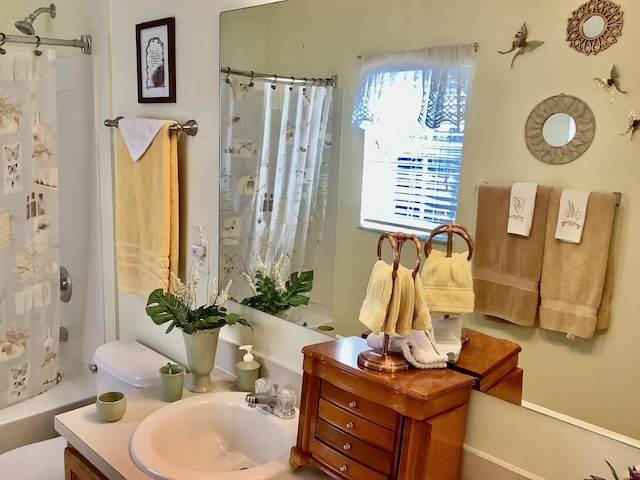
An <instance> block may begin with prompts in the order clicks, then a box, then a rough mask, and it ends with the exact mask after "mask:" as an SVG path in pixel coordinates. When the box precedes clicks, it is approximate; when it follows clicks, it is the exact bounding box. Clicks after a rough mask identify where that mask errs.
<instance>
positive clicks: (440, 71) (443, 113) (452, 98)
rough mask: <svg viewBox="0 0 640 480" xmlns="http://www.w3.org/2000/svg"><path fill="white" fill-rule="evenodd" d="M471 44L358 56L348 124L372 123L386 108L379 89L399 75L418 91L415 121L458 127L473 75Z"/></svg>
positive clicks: (428, 125)
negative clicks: (411, 81) (411, 80)
mask: <svg viewBox="0 0 640 480" xmlns="http://www.w3.org/2000/svg"><path fill="white" fill-rule="evenodd" d="M475 49H476V46H475V44H468V45H452V46H443V47H430V48H423V49H421V50H413V51H408V52H395V53H371V54H366V55H363V56H362V65H361V70H360V78H359V80H358V87H357V91H356V96H355V102H354V107H353V117H352V125H353V126H354V127H356V128H363V127H364V126H365V125H366V124H367V123H369V124H375V123H376V122H377V121H378V120H379V119H380V118H382V116H383V115H384V112H385V111H386V108H385V105H384V104H383V103H382V102H381V101H380V97H381V92H382V91H383V90H384V89H385V88H386V87H387V86H389V85H391V84H393V83H394V81H395V80H396V78H397V77H398V76H399V75H402V76H403V77H404V76H406V75H412V76H413V77H414V81H415V86H416V88H420V89H421V90H422V92H421V93H422V105H421V108H420V113H419V117H418V121H419V122H420V123H421V124H423V125H425V126H426V127H429V128H433V129H435V128H438V127H439V126H440V125H441V124H442V123H443V122H450V123H452V124H454V125H457V126H460V123H461V122H462V121H464V116H465V111H466V105H467V96H468V93H469V91H468V90H469V86H470V85H471V80H472V76H473V65H474V56H475Z"/></svg>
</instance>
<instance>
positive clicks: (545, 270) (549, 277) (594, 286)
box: [540, 189, 616, 338]
mask: <svg viewBox="0 0 640 480" xmlns="http://www.w3.org/2000/svg"><path fill="white" fill-rule="evenodd" d="M561 193H562V192H561V190H556V189H554V190H553V192H551V196H550V198H549V213H548V219H547V234H546V239H545V247H544V259H543V263H542V278H541V281H540V297H541V304H540V326H541V327H542V328H546V329H549V330H556V331H560V332H566V333H570V334H573V335H576V336H578V337H582V338H591V337H592V336H593V334H594V332H595V330H596V328H606V327H607V326H608V323H609V320H608V316H609V304H608V302H609V298H610V296H611V295H610V291H611V281H610V279H611V274H610V273H609V276H608V277H607V266H608V265H609V264H611V262H610V261H609V257H610V249H611V238H612V231H613V219H614V215H615V209H616V198H615V195H613V194H612V193H596V192H592V193H591V195H589V204H588V208H587V217H586V218H585V219H584V226H583V232H582V240H581V242H580V243H579V244H572V243H567V242H562V241H560V240H557V239H556V238H555V231H556V223H557V221H558V207H559V205H560V196H561ZM606 278H608V281H605V279H606ZM605 285H606V286H607V288H606V289H605ZM603 300H604V304H603ZM599 310H602V311H601V314H600V318H598V317H599V315H598V311H599Z"/></svg>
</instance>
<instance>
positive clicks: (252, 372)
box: [236, 345, 260, 393]
mask: <svg viewBox="0 0 640 480" xmlns="http://www.w3.org/2000/svg"><path fill="white" fill-rule="evenodd" d="M238 348H239V349H240V350H245V351H246V352H247V353H245V354H244V356H243V357H242V361H241V362H238V363H236V373H237V376H238V391H240V392H252V393H253V391H254V388H255V382H256V380H257V379H258V377H259V374H260V363H259V362H257V361H256V360H255V359H254V358H253V354H252V353H251V349H252V348H253V345H242V346H241V347H238Z"/></svg>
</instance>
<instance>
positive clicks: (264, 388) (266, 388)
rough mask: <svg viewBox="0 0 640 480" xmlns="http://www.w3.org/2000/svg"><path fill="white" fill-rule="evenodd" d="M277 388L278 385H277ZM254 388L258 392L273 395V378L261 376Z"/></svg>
mask: <svg viewBox="0 0 640 480" xmlns="http://www.w3.org/2000/svg"><path fill="white" fill-rule="evenodd" d="M276 388H277V387H276ZM254 389H255V392H256V393H262V394H264V395H273V393H272V392H273V380H271V379H270V378H267V377H262V378H259V379H257V380H256V381H255V384H254Z"/></svg>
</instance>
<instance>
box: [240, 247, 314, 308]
mask: <svg viewBox="0 0 640 480" xmlns="http://www.w3.org/2000/svg"><path fill="white" fill-rule="evenodd" d="M282 258H283V257H282V256H280V258H279V259H278V261H277V262H275V263H274V264H273V267H272V269H271V270H272V275H273V276H270V275H269V274H268V273H267V266H266V265H265V264H264V262H263V261H262V259H261V258H260V257H258V262H257V264H258V270H257V271H256V273H255V275H254V276H253V278H252V277H251V276H250V275H249V274H248V273H246V272H242V275H243V276H244V277H245V278H246V280H247V282H249V287H250V288H251V291H252V292H253V296H251V297H247V298H245V299H244V300H242V302H240V303H242V305H247V306H249V307H252V308H255V309H256V310H260V311H262V312H265V313H269V314H271V315H278V314H279V313H282V312H284V311H286V310H288V309H290V308H291V307H297V306H300V305H308V304H309V297H307V296H306V295H303V294H304V293H309V292H310V291H311V289H312V288H313V270H308V271H305V272H300V273H299V272H293V273H292V274H291V275H289V279H288V280H286V281H285V280H284V278H283V275H282Z"/></svg>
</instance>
